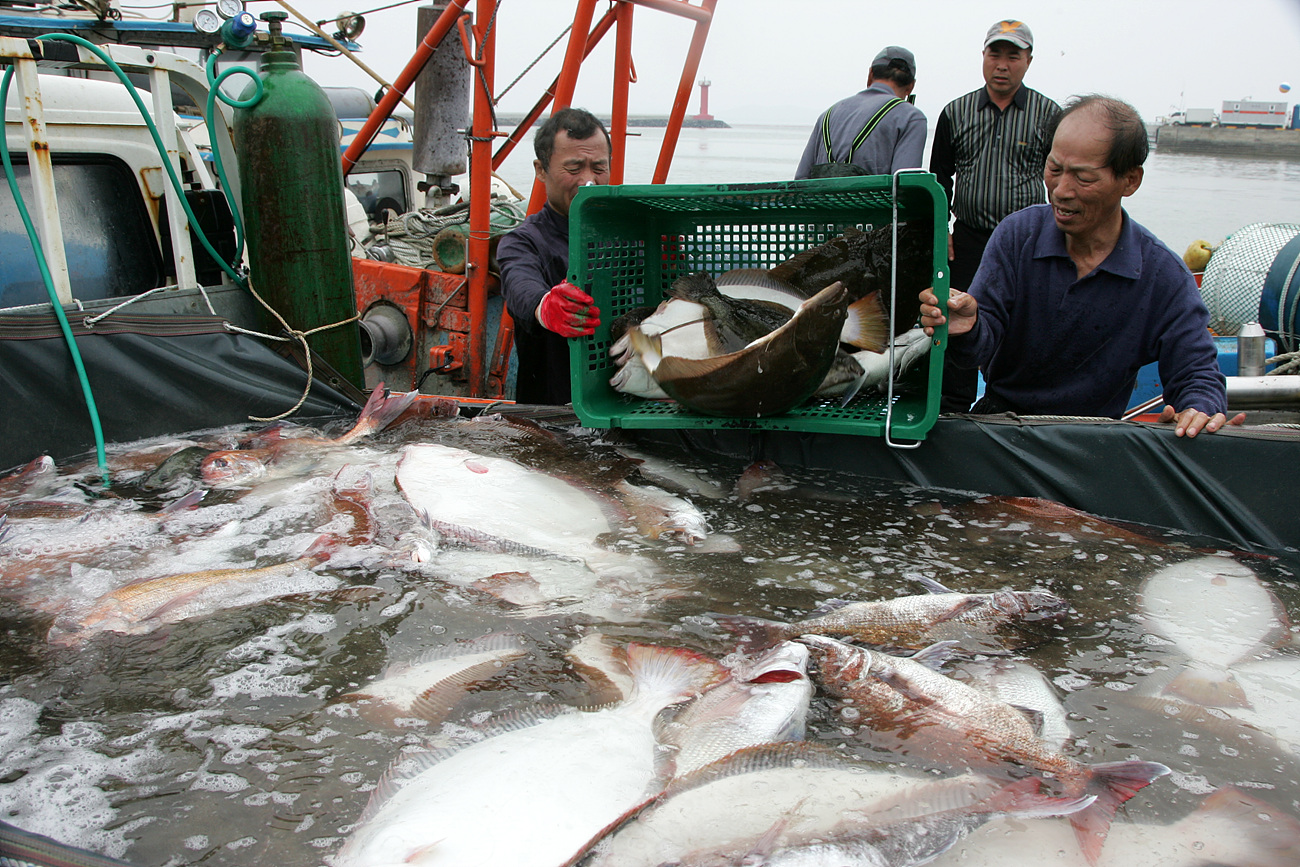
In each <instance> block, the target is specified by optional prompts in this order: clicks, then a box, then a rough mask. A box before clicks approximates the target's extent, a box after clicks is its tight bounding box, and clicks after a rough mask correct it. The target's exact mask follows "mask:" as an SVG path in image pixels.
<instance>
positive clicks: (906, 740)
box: [799, 635, 1169, 863]
mask: <svg viewBox="0 0 1300 867" xmlns="http://www.w3.org/2000/svg"><path fill="white" fill-rule="evenodd" d="M799 641H801V642H804V643H805V644H807V645H808V647H809V649H810V650H811V651H812V654H813V659H814V660H815V663H816V676H817V680H818V683H819V684H820V685H821V687H822V688H823V689H825V690H826V692H827V693H828V694H830V695H831V696H834V697H836V698H840V699H845V700H847V701H850V702H852V708H853V710H854V712H855V713H856V714H860V715H861V719H862V721H863V729H864V730H865V733H866V734H868V736H869V737H871V738H873V740H874V741H876V742H878V743H880V744H882V745H886V744H887V745H888V746H889V747H890V748H891V749H894V750H899V751H905V752H907V753H908V754H909V755H911V756H913V757H914V758H919V759H921V760H923V761H928V762H933V763H936V764H940V765H943V766H947V767H956V768H961V769H962V770H967V769H969V770H977V771H979V772H981V773H991V774H1008V775H1012V776H1014V775H1017V774H1023V773H1024V772H1026V771H1030V772H1033V773H1036V774H1039V775H1041V776H1042V777H1043V778H1044V779H1045V780H1048V781H1050V785H1051V787H1052V788H1053V790H1054V791H1056V792H1057V794H1059V795H1061V796H1063V797H1082V796H1085V795H1095V796H1096V801H1095V802H1094V803H1093V804H1091V805H1090V806H1088V807H1087V808H1086V809H1083V810H1080V811H1079V812H1077V813H1074V814H1072V815H1071V816H1070V822H1071V824H1072V825H1073V826H1074V829H1075V836H1076V838H1077V839H1078V842H1079V846H1080V848H1081V849H1082V850H1083V853H1084V856H1085V857H1086V858H1087V859H1088V861H1089V862H1094V863H1095V862H1096V860H1097V858H1098V857H1099V856H1100V854H1101V850H1102V846H1103V844H1104V843H1105V840H1106V831H1107V829H1108V828H1109V826H1110V823H1111V820H1112V819H1113V817H1114V815H1115V812H1116V811H1117V810H1118V809H1119V807H1120V806H1121V805H1122V804H1123V803H1124V802H1125V801H1127V800H1128V799H1129V798H1131V797H1133V795H1134V794H1136V793H1137V792H1138V791H1139V790H1140V789H1142V788H1144V787H1145V786H1147V785H1148V784H1150V783H1151V781H1153V780H1155V779H1157V778H1158V777H1161V776H1163V775H1165V774H1168V773H1169V768H1168V767H1166V766H1164V765H1162V764H1159V763H1157V762H1144V761H1122V762H1109V763H1102V764H1091V765H1090V764H1084V763H1082V762H1080V761H1078V760H1076V759H1074V758H1072V757H1071V756H1068V755H1065V754H1064V753H1062V752H1060V751H1058V750H1054V749H1052V748H1051V747H1049V746H1048V745H1047V744H1045V743H1044V742H1043V741H1042V739H1040V738H1039V737H1038V736H1036V735H1035V734H1034V731H1033V727H1032V726H1031V725H1030V723H1029V721H1028V720H1027V719H1025V717H1024V715H1022V714H1021V713H1020V712H1019V711H1018V710H1016V709H1015V708H1013V707H1011V706H1010V705H1008V704H1006V703H1005V702H1002V701H998V700H997V699H994V698H992V697H990V696H988V695H986V694H984V693H982V692H980V691H979V690H976V689H973V688H971V687H969V686H967V685H965V684H963V683H961V682H959V681H957V680H954V679H953V678H951V677H948V676H946V675H944V674H941V673H939V672H937V671H934V670H933V669H932V668H930V667H928V666H927V665H926V664H925V656H926V655H927V652H926V651H923V652H922V653H921V654H918V657H919V658H917V659H907V658H902V657H896V656H890V655H889V654H885V653H879V652H877V651H874V650H868V649H866V648H862V647H855V646H853V645H850V644H845V643H844V642H842V641H837V640H836V639H833V638H826V637H824V636H821V635H804V636H801V637H800V638H799Z"/></svg>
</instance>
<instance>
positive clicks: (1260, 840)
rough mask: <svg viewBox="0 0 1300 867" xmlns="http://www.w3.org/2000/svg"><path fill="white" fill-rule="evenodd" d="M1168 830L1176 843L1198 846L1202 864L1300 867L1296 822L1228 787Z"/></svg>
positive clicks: (1299, 824) (1298, 823) (1299, 832)
mask: <svg viewBox="0 0 1300 867" xmlns="http://www.w3.org/2000/svg"><path fill="white" fill-rule="evenodd" d="M1174 827H1175V828H1177V829H1178V831H1179V833H1178V834H1177V836H1178V838H1179V839H1183V840H1187V841H1196V842H1201V843H1203V844H1204V849H1203V850H1202V857H1204V858H1205V859H1206V860H1207V861H1210V860H1212V861H1214V862H1216V863H1223V864H1235V865H1242V867H1293V865H1295V864H1300V821H1297V820H1296V819H1295V817H1293V816H1291V815H1289V814H1287V813H1284V812H1283V811H1281V810H1279V809H1278V808H1277V807H1275V806H1273V805H1272V804H1268V803H1265V802H1264V801H1261V800H1259V799H1258V798H1252V797H1251V796H1250V795H1248V794H1246V793H1245V792H1242V791H1241V790H1239V789H1236V788H1234V787H1232V786H1224V787H1222V788H1219V789H1215V790H1214V791H1213V792H1212V793H1210V795H1209V796H1207V797H1206V799H1205V800H1204V801H1202V802H1201V806H1199V807H1197V808H1196V810H1195V811H1194V812H1193V813H1192V814H1191V815H1189V816H1187V817H1185V818H1183V819H1180V820H1179V821H1177V822H1175V823H1174Z"/></svg>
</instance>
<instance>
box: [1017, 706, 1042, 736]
mask: <svg viewBox="0 0 1300 867" xmlns="http://www.w3.org/2000/svg"><path fill="white" fill-rule="evenodd" d="M1011 707H1013V708H1015V709H1016V710H1017V711H1018V712H1019V713H1020V715H1021V716H1023V717H1024V718H1025V719H1027V720H1029V725H1031V726H1032V727H1033V729H1034V735H1035V736H1037V737H1041V736H1042V734H1043V723H1044V722H1046V719H1047V718H1046V717H1045V716H1044V715H1043V712H1042V711H1041V710H1039V709H1038V708H1036V707H1025V706H1024V705H1020V704H1013V705H1011Z"/></svg>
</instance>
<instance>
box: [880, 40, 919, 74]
mask: <svg viewBox="0 0 1300 867" xmlns="http://www.w3.org/2000/svg"><path fill="white" fill-rule="evenodd" d="M891 60H899V61H902V62H903V63H904V64H906V65H907V71H908V72H909V73H911V75H912V77H913V78H915V77H916V57H914V56H913V55H912V52H910V51H908V50H907V49H906V48H902V47H900V46H898V45H886V46H885V47H884V48H882V49H880V53H879V54H877V55H876V59H875V60H873V61H871V65H872V66H888V65H889V61H891Z"/></svg>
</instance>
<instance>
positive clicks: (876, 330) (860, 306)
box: [840, 292, 890, 352]
mask: <svg viewBox="0 0 1300 867" xmlns="http://www.w3.org/2000/svg"><path fill="white" fill-rule="evenodd" d="M889 338H890V335H889V314H888V312H887V311H886V310H885V308H884V307H883V306H882V305H881V302H880V293H879V292H871V293H869V294H867V295H863V296H862V297H861V298H859V299H858V300H857V301H854V302H853V303H852V304H850V305H849V309H848V313H847V314H846V316H845V319H844V328H843V330H842V331H841V332H840V339H841V340H842V341H844V342H845V343H848V344H849V345H851V346H856V347H857V348H858V349H865V350H868V351H870V352H884V351H885V349H886V348H888V347H889Z"/></svg>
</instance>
